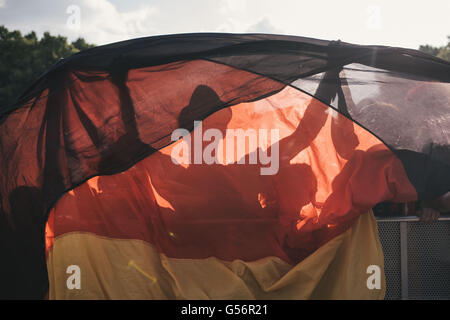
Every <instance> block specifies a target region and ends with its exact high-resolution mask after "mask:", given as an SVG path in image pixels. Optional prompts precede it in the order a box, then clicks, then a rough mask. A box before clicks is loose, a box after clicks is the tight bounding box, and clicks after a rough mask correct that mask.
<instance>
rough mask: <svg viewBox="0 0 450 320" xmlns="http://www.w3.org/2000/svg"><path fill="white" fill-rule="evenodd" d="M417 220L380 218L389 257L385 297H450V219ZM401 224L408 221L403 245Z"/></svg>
mask: <svg viewBox="0 0 450 320" xmlns="http://www.w3.org/2000/svg"><path fill="white" fill-rule="evenodd" d="M413 220H414V219H411V218H409V220H407V219H399V220H395V219H394V220H390V221H389V220H379V221H378V230H379V235H380V241H381V244H382V246H383V252H384V260H385V273H386V297H385V299H401V298H402V297H403V298H407V299H450V220H449V219H448V217H447V218H445V219H444V220H441V221H438V222H435V223H431V224H426V223H421V222H418V221H413ZM400 221H402V222H400ZM401 224H403V225H406V228H404V229H403V231H402V232H403V246H402V242H401V238H402V233H401V228H400V225H401ZM402 252H403V254H404V257H405V258H406V259H405V258H404V260H403V261H404V262H405V263H404V265H402V258H401V256H402ZM402 279H403V283H402Z"/></svg>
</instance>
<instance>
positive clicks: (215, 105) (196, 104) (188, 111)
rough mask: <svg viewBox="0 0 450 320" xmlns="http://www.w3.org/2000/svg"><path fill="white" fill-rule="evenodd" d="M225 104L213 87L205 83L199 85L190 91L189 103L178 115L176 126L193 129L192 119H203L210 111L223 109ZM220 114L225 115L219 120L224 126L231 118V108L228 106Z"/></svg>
mask: <svg viewBox="0 0 450 320" xmlns="http://www.w3.org/2000/svg"><path fill="white" fill-rule="evenodd" d="M226 106H227V103H226V102H223V101H222V100H220V98H219V96H218V95H217V93H216V92H215V91H214V90H213V89H211V88H210V87H208V86H205V85H199V86H197V88H195V90H194V92H193V93H192V97H191V100H190V101H189V104H188V105H187V106H186V107H184V108H183V109H182V110H181V112H180V114H179V116H178V126H179V128H184V129H187V130H189V131H192V130H193V129H194V121H200V120H204V119H206V118H207V117H208V116H209V115H211V114H212V113H214V112H216V111H218V110H220V109H223V108H224V107H226ZM225 110H226V111H225ZM221 116H222V117H223V116H225V117H226V118H224V119H223V121H220V122H221V123H223V124H224V126H225V127H226V124H228V122H229V121H230V119H231V110H229V109H228V108H226V109H224V110H223V112H221ZM217 129H221V128H217Z"/></svg>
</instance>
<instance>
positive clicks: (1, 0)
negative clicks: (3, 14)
mask: <svg viewBox="0 0 450 320" xmlns="http://www.w3.org/2000/svg"><path fill="white" fill-rule="evenodd" d="M5 5H6V0H0V8H2V7H4V6H5Z"/></svg>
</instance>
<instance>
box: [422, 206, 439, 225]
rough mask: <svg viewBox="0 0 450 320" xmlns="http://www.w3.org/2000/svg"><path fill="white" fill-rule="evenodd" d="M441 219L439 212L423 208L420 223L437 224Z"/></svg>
mask: <svg viewBox="0 0 450 320" xmlns="http://www.w3.org/2000/svg"><path fill="white" fill-rule="evenodd" d="M439 217H440V213H439V211H436V210H434V209H431V208H423V209H422V213H421V215H420V219H419V220H420V221H422V222H426V223H430V222H436V221H437V220H438V219H439Z"/></svg>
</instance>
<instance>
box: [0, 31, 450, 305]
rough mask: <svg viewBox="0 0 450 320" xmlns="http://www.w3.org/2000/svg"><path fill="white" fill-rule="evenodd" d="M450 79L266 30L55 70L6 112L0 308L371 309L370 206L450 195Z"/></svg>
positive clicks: (149, 43) (381, 289)
mask: <svg viewBox="0 0 450 320" xmlns="http://www.w3.org/2000/svg"><path fill="white" fill-rule="evenodd" d="M449 83H450V64H449V63H448V62H444V61H442V60H439V59H437V58H434V57H431V56H428V55H426V54H423V53H420V52H418V51H415V50H407V49H400V48H391V47H381V46H357V45H351V44H347V43H342V42H329V41H322V40H315V39H307V38H301V37H290V36H277V35H258V34H252V35H232V34H185V35H172V36H159V37H150V38H142V39H136V40H130V41H124V42H120V43H115V44H110V45H106V46H101V47H96V48H93V49H89V50H86V51H84V52H81V53H79V54H75V55H73V56H71V57H69V58H67V59H65V60H62V61H61V62H59V63H57V64H56V65H55V66H53V67H52V68H51V69H50V70H48V71H47V72H46V73H45V74H44V75H43V76H41V77H40V78H39V79H38V80H37V81H36V82H35V84H34V85H33V86H32V87H30V89H29V90H28V91H27V92H25V93H24V95H23V96H22V97H21V98H20V99H19V101H18V103H17V104H16V105H15V106H13V107H12V108H10V109H9V110H7V111H6V112H4V113H3V114H2V116H1V118H0V150H1V156H0V169H1V171H0V172H1V174H0V196H1V228H2V230H1V231H2V232H1V249H2V256H3V257H4V258H3V259H2V261H3V263H2V267H1V268H2V269H4V270H3V272H2V273H1V275H2V287H1V290H2V295H3V296H5V297H27V298H42V297H44V296H45V295H47V294H48V297H49V298H50V299H109V298H112V299H255V298H256V299H308V298H313V299H348V298H354V299H382V298H383V297H384V293H385V283H384V281H385V280H384V275H383V253H382V250H381V246H380V242H379V239H378V233H377V229H376V221H375V219H374V217H373V214H372V213H371V208H372V207H373V206H374V205H375V204H377V203H379V202H382V201H392V202H407V201H415V200H418V199H419V200H428V199H435V198H437V197H438V196H440V195H442V194H444V193H446V192H447V191H449V190H450V170H449V169H450V151H449V145H450V132H449V129H448V128H450V84H449ZM374 266H375V267H374ZM377 268H379V269H380V270H381V274H380V278H379V279H378V280H376V279H375V280H374V281H373V282H371V279H369V278H370V277H371V272H372V271H373V270H375V271H376V270H377ZM375 278H376V277H375ZM369 282H370V283H369Z"/></svg>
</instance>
